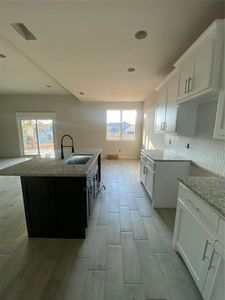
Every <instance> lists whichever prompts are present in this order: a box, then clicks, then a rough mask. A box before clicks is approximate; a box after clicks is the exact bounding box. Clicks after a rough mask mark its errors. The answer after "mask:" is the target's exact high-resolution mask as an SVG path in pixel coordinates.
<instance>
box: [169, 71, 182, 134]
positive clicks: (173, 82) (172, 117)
mask: <svg viewBox="0 0 225 300" xmlns="http://www.w3.org/2000/svg"><path fill="white" fill-rule="evenodd" d="M178 84H179V76H178V73H176V74H175V75H174V76H173V77H172V78H171V79H170V80H169V82H168V85H167V105H166V131H167V132H175V131H176V121H177V103H176V102H177V97H178Z"/></svg>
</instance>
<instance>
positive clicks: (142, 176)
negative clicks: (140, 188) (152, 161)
mask: <svg viewBox="0 0 225 300" xmlns="http://www.w3.org/2000/svg"><path fill="white" fill-rule="evenodd" d="M145 170H146V165H145V161H144V160H143V159H141V170H140V173H141V174H140V175H141V182H142V183H143V184H144V185H145V173H146V171H145Z"/></svg>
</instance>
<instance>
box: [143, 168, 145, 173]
mask: <svg viewBox="0 0 225 300" xmlns="http://www.w3.org/2000/svg"><path fill="white" fill-rule="evenodd" d="M143 173H144V174H145V166H143Z"/></svg>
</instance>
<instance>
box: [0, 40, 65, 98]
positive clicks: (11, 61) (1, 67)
mask: <svg viewBox="0 0 225 300" xmlns="http://www.w3.org/2000/svg"><path fill="white" fill-rule="evenodd" d="M0 53H1V54H4V55H5V56H6V58H2V59H1V58H0V94H37V95H52V94H53V95H65V94H69V93H68V92H67V91H66V89H65V88H63V87H62V86H61V85H60V84H59V83H58V82H57V81H55V80H54V79H53V78H52V77H51V76H49V75H48V74H47V73H46V72H45V71H44V70H42V69H41V68H40V67H38V66H37V65H36V64H35V63H34V62H32V61H31V60H30V59H29V58H28V57H26V56H25V55H24V54H23V53H22V52H21V51H20V50H19V49H18V48H16V47H15V46H14V45H13V44H12V43H10V42H9V41H8V40H6V39H5V38H3V37H1V36H0ZM47 85H50V86H51V88H49V87H47Z"/></svg>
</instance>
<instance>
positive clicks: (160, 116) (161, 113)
mask: <svg viewBox="0 0 225 300" xmlns="http://www.w3.org/2000/svg"><path fill="white" fill-rule="evenodd" d="M166 101H167V88H166V87H165V88H162V89H161V90H160V91H159V97H158V100H157V107H156V115H155V131H156V132H158V133H160V132H165V129H166V128H165V121H166Z"/></svg>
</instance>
